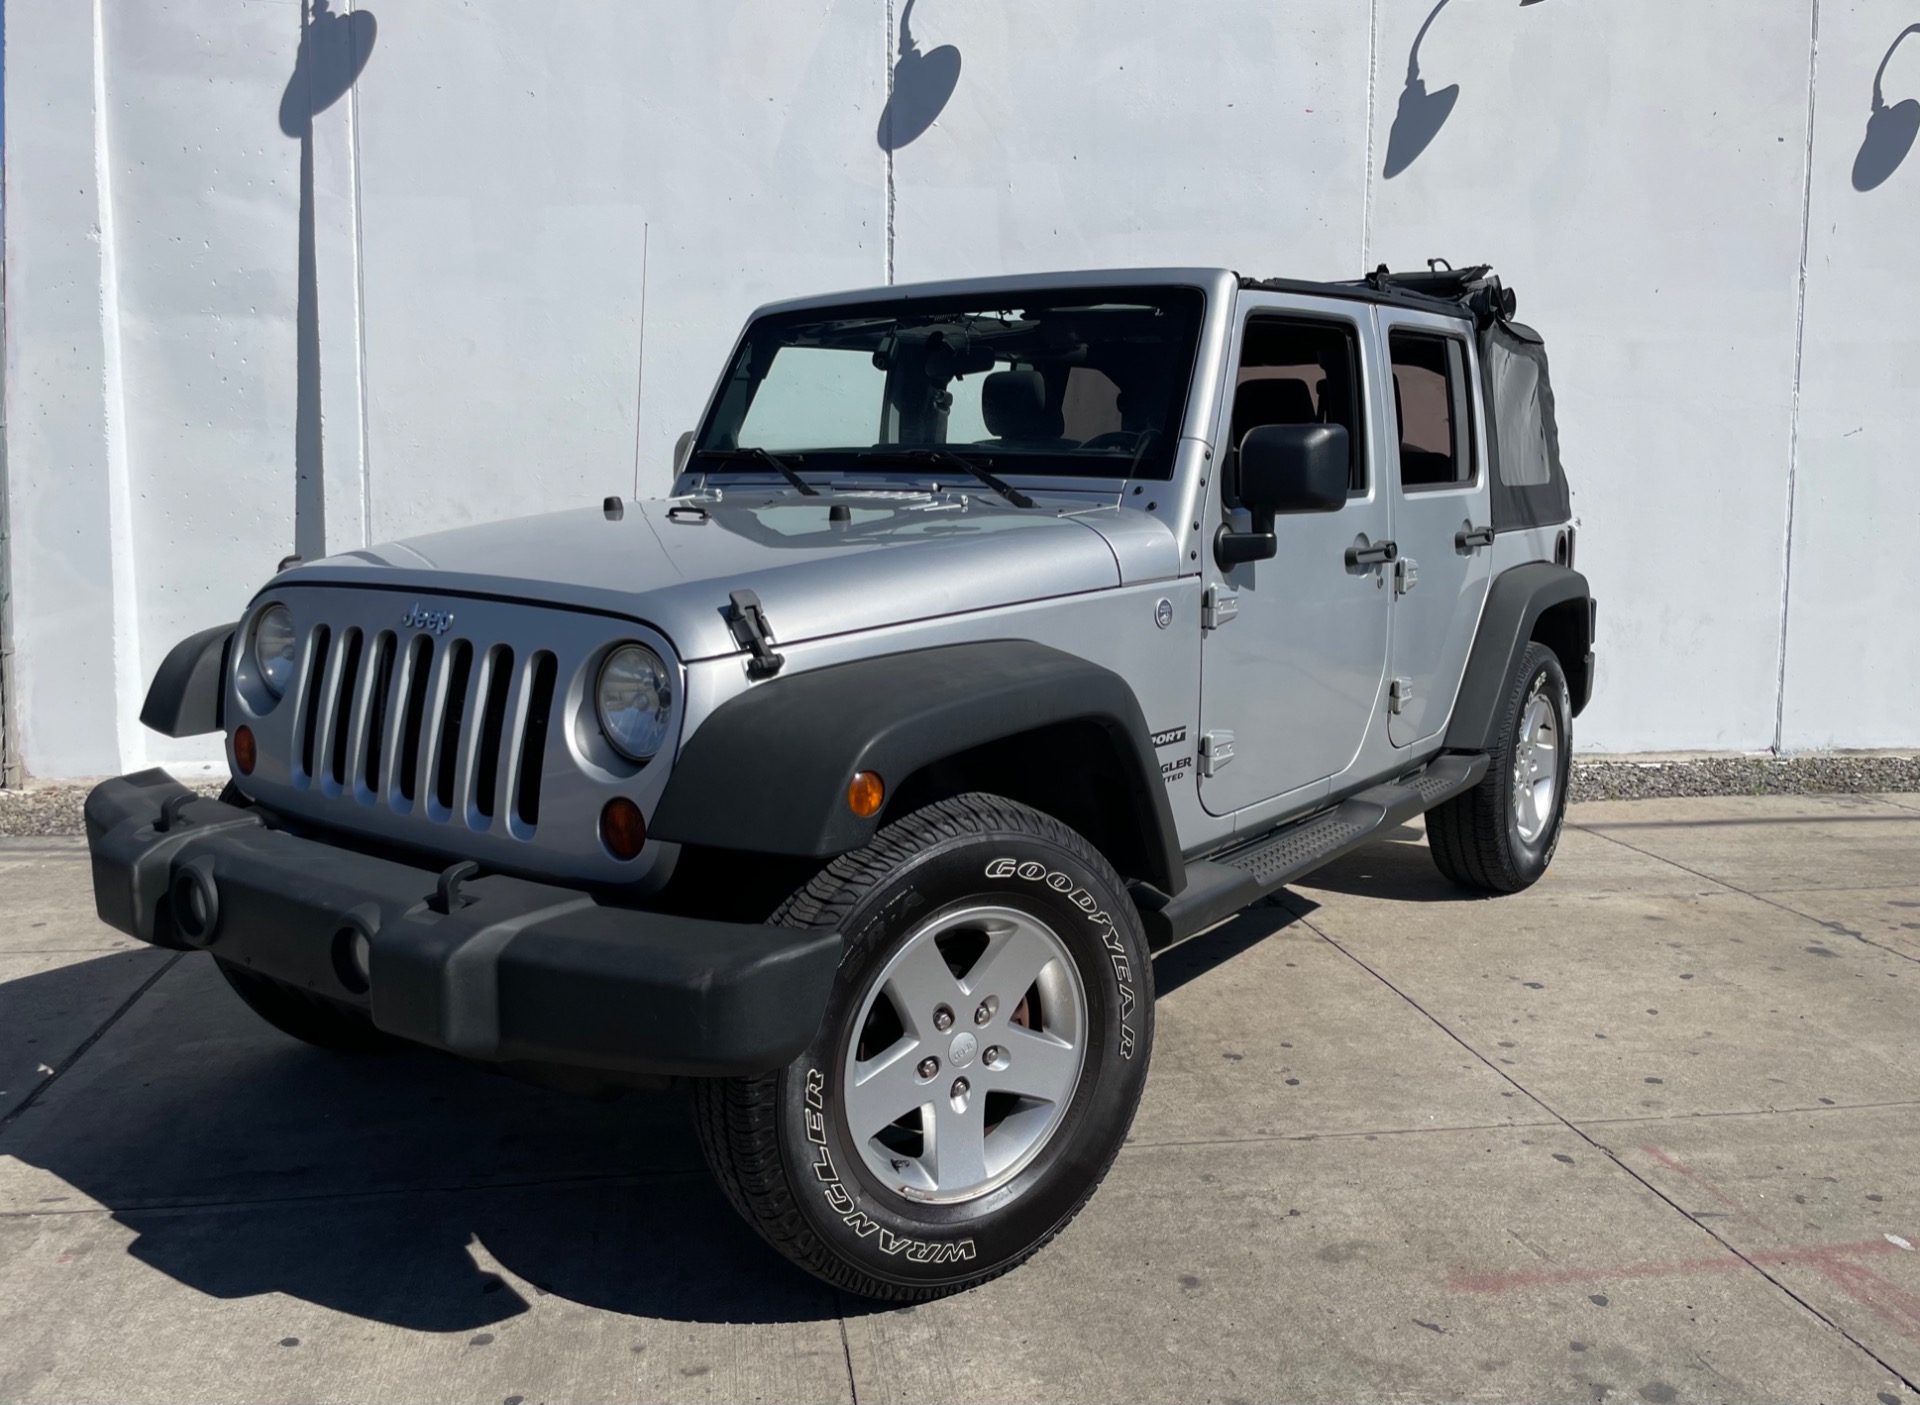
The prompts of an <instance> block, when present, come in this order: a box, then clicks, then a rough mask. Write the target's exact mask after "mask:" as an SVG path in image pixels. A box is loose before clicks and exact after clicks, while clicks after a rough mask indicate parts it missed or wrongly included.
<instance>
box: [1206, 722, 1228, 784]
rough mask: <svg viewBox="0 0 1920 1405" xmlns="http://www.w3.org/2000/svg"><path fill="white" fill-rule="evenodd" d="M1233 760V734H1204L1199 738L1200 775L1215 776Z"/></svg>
mask: <svg viewBox="0 0 1920 1405" xmlns="http://www.w3.org/2000/svg"><path fill="white" fill-rule="evenodd" d="M1231 760H1233V733H1232V732H1206V733H1203V734H1202V736H1201V738H1200V774H1201V775H1203V776H1217V775H1219V774H1220V773H1221V772H1222V771H1224V770H1226V768H1227V763H1228V762H1229V761H1231Z"/></svg>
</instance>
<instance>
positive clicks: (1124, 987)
mask: <svg viewBox="0 0 1920 1405" xmlns="http://www.w3.org/2000/svg"><path fill="white" fill-rule="evenodd" d="M987 877H989V878H999V879H1005V878H1017V879H1020V880H1021V881H1022V882H1026V883H1039V884H1043V885H1044V886H1046V887H1048V888H1051V889H1052V890H1053V891H1054V892H1056V893H1062V894H1064V895H1065V896H1066V899H1067V901H1068V902H1070V903H1072V904H1073V905H1074V906H1075V907H1077V908H1079V909H1080V910H1081V911H1082V912H1083V913H1085V914H1086V916H1087V921H1088V922H1089V923H1091V924H1092V925H1093V928H1094V930H1095V931H1096V932H1098V933H1099V934H1100V944H1101V946H1103V947H1105V948H1106V951H1107V959H1108V961H1109V962H1111V963H1112V965H1113V978H1114V981H1115V983H1116V984H1117V985H1118V986H1119V988H1120V1039H1119V1053H1120V1057H1121V1058H1123V1059H1131V1058H1132V1057H1133V1050H1134V1044H1135V1041H1136V1036H1135V1034H1134V1029H1133V1011H1134V1007H1135V1006H1136V1005H1137V1004H1138V1003H1139V996H1138V995H1136V994H1135V993H1134V989H1133V963H1132V962H1131V961H1130V960H1129V959H1128V958H1127V948H1126V943H1125V942H1123V941H1121V940H1120V932H1119V929H1118V928H1117V927H1116V926H1115V925H1114V921H1113V917H1112V915H1111V914H1110V913H1108V912H1107V911H1106V909H1104V908H1102V907H1101V906H1100V902H1099V899H1097V898H1095V897H1094V896H1093V894H1092V893H1090V892H1088V891H1087V888H1086V885H1085V884H1083V883H1080V882H1078V881H1077V880H1075V879H1074V878H1072V877H1070V876H1068V875H1067V874H1065V873H1062V872H1060V871H1059V870H1058V869H1049V868H1048V867H1047V866H1046V865H1045V864H1043V863H1035V862H1034V861H1033V860H1031V859H1028V860H1026V861H1024V862H1023V861H1021V860H1019V859H994V860H993V861H992V862H990V863H989V864H988V865H987Z"/></svg>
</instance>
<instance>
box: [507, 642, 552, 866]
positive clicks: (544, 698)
mask: <svg viewBox="0 0 1920 1405" xmlns="http://www.w3.org/2000/svg"><path fill="white" fill-rule="evenodd" d="M559 671H560V670H559V663H558V661H557V660H555V658H554V656H553V655H552V654H551V653H549V652H548V651H547V650H545V649H542V650H541V651H540V652H539V653H537V654H535V655H534V656H533V684H532V688H531V690H530V692H529V693H528V696H527V721H526V725H525V726H524V727H523V728H522V729H521V732H520V784H519V787H518V794H517V795H516V797H515V799H514V813H515V814H516V815H517V816H518V817H519V820H520V823H521V824H523V825H525V826H526V827H527V828H528V829H532V828H533V827H534V826H535V825H537V824H539V823H540V771H541V767H542V766H543V765H544V764H545V762H546V757H547V723H548V721H549V719H550V718H551V717H552V715H553V684H554V679H555V678H556V677H557V676H558V675H559Z"/></svg>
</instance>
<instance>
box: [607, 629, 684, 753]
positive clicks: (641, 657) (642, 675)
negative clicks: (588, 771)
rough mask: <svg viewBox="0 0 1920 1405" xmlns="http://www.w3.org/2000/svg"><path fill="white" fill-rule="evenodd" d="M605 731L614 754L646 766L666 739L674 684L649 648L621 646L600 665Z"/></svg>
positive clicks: (639, 645) (633, 645)
mask: <svg viewBox="0 0 1920 1405" xmlns="http://www.w3.org/2000/svg"><path fill="white" fill-rule="evenodd" d="M594 701H595V703H596V704H597V706H598V707H599V709H600V729H601V730H602V731H604V732H605V733H606V734H607V740H608V741H610V742H612V743H613V745H614V749H615V750H617V751H618V752H619V753H620V754H621V755H622V756H625V757H627V758H628V759H629V760H632V761H645V760H647V759H648V758H649V757H651V756H652V755H653V754H654V753H655V752H656V751H658V750H659V749H660V745H661V743H662V742H664V741H666V739H667V718H668V716H669V715H670V714H671V713H672V711H673V679H672V677H671V675H669V674H668V672H667V666H666V665H665V664H664V663H662V662H661V661H660V656H659V655H658V654H656V653H654V652H653V650H651V649H649V648H647V647H646V645H644V644H622V645H621V646H620V647H619V648H617V649H615V650H614V651H613V652H612V653H611V654H608V655H607V661H606V662H605V663H603V664H601V665H600V682H599V684H598V685H597V686H596V687H595V689H594Z"/></svg>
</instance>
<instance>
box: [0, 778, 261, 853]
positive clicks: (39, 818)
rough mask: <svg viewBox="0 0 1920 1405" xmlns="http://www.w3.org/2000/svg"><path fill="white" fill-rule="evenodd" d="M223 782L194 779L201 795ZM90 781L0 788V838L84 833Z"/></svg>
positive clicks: (217, 788) (214, 791)
mask: <svg viewBox="0 0 1920 1405" xmlns="http://www.w3.org/2000/svg"><path fill="white" fill-rule="evenodd" d="M225 785H226V782H225V781H196V782H195V783H194V784H193V787H192V788H193V789H194V790H197V791H199V792H200V793H201V794H202V795H209V796H212V795H218V794H219V793H220V791H221V789H222V788H223V787H224V786H225ZM90 789H92V786H91V784H88V783H83V784H77V785H59V784H46V785H36V786H33V787H31V788H29V789H27V790H0V839H39V838H44V837H45V836H47V835H52V834H85V833H86V832H87V828H86V825H85V823H84V822H83V821H82V819H81V807H82V806H83V805H85V804H86V801H87V792H88V791H89V790H90Z"/></svg>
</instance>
